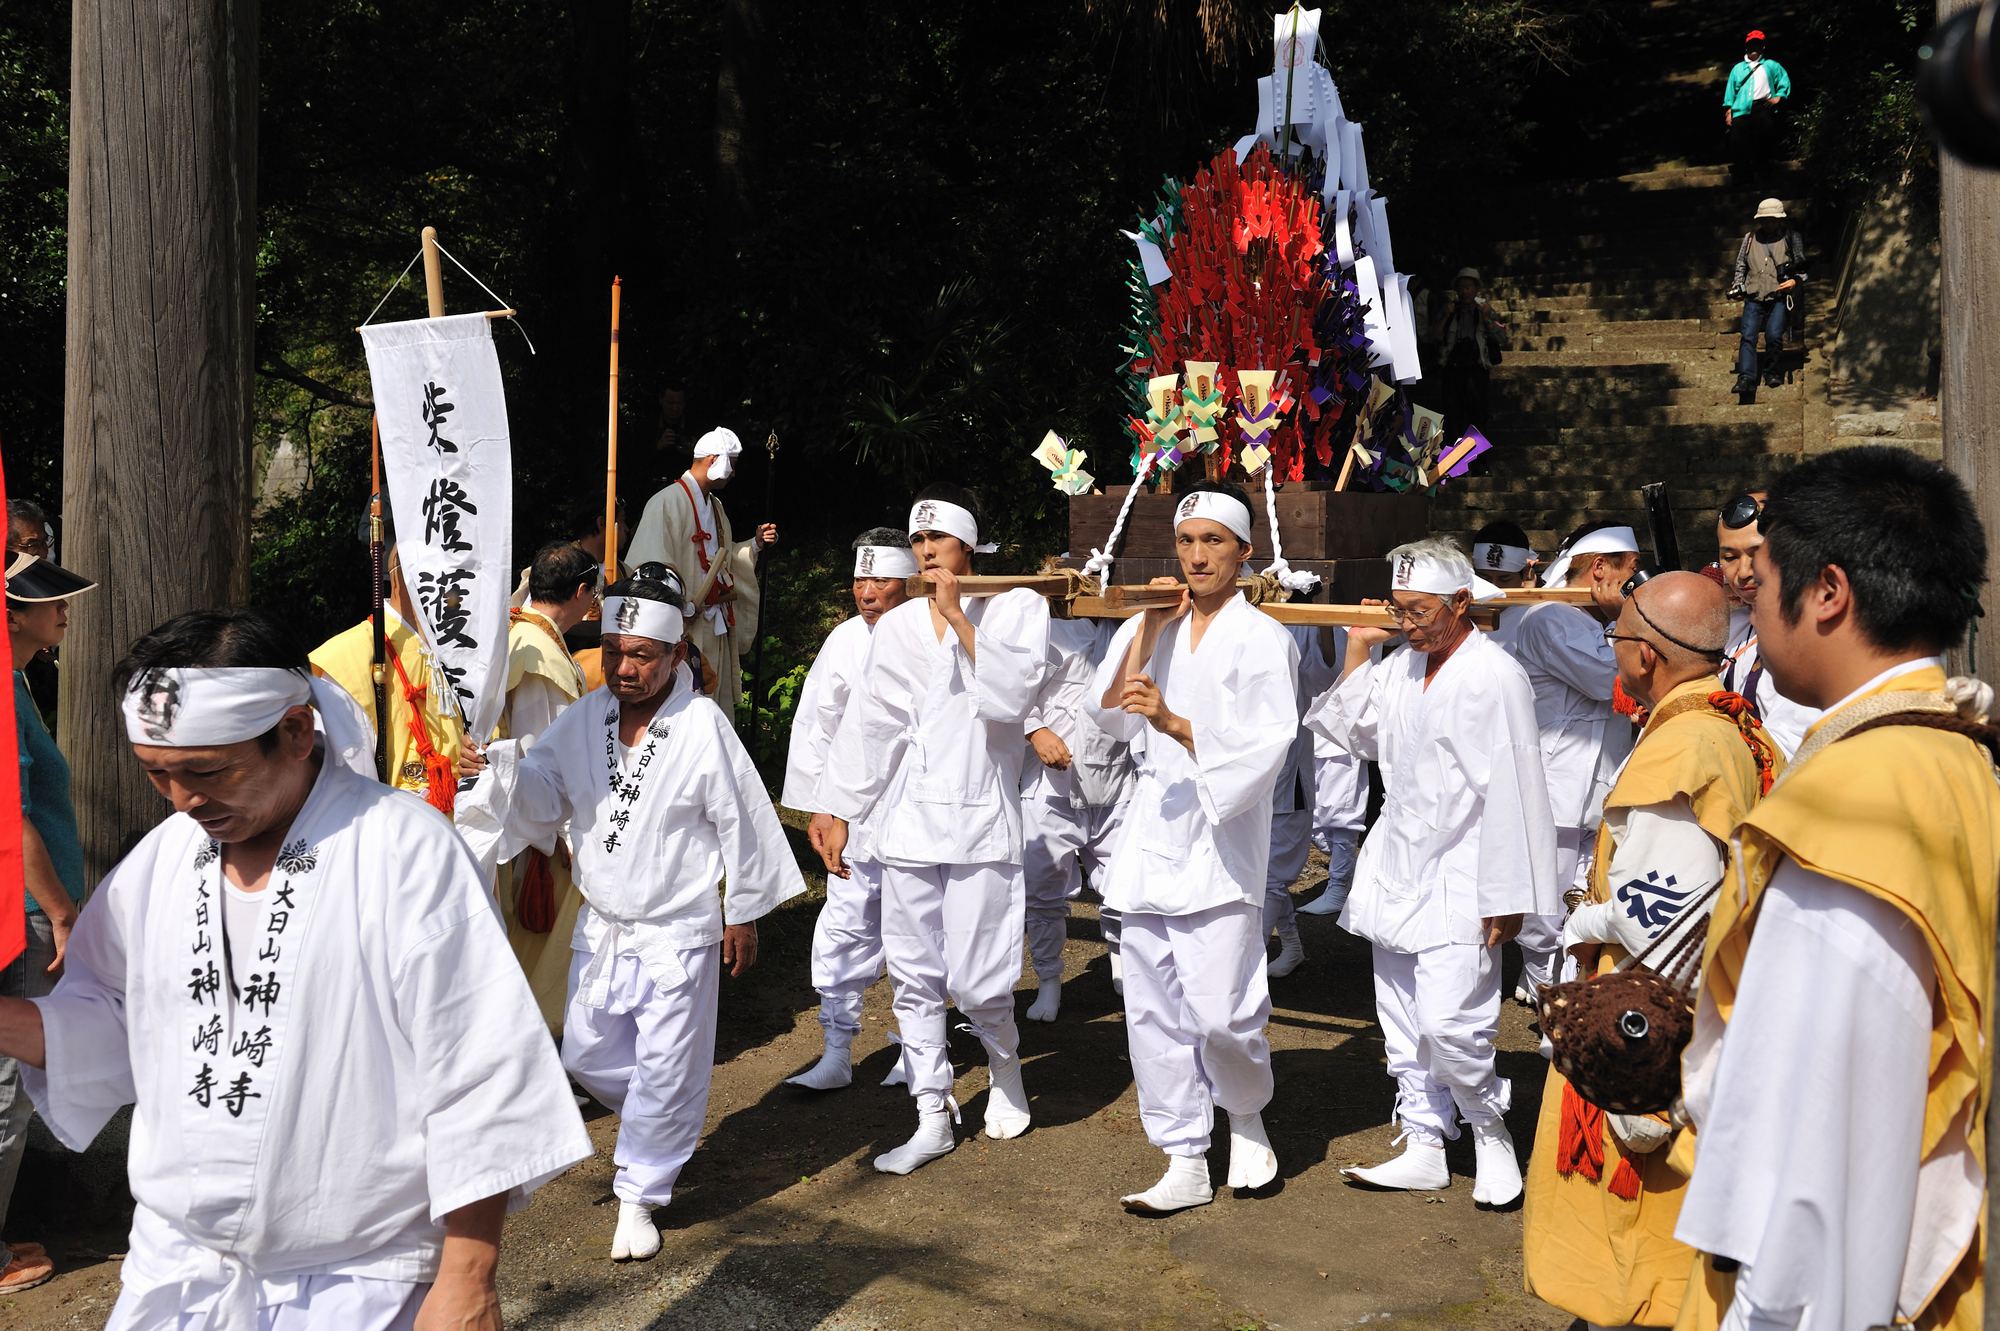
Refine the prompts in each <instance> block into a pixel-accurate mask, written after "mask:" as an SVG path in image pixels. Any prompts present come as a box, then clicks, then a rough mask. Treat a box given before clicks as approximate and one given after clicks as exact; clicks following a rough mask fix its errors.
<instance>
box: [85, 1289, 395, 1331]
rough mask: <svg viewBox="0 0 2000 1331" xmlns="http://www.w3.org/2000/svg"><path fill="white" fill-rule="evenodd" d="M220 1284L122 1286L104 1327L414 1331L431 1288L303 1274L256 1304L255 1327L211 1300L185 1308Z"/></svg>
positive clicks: (128, 1330) (139, 1330)
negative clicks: (221, 1316)
mask: <svg viewBox="0 0 2000 1331" xmlns="http://www.w3.org/2000/svg"><path fill="white" fill-rule="evenodd" d="M218 1288H219V1287H211V1286H204V1285H200V1284H193V1285H178V1284H177V1285H163V1286H160V1287H158V1288H156V1289H154V1290H152V1291H150V1292H149V1293H147V1294H145V1295H137V1296H135V1295H134V1294H133V1293H132V1291H131V1290H130V1289H129V1288H128V1289H125V1290H121V1291H120V1292H119V1295H118V1303H117V1305H116V1306H114V1307H113V1308H112V1309H111V1320H110V1321H108V1322H106V1323H105V1331H410V1329H411V1328H412V1327H414V1326H415V1325H416V1324H417V1311H418V1309H420V1308H421V1307H423V1302H424V1296H425V1295H427V1294H429V1293H430V1289H431V1287H430V1284H429V1283H428V1282H425V1283H423V1284H414V1283H412V1282H410V1281H407V1280H377V1279H373V1278H371V1277H367V1276H301V1277H300V1278H299V1280H298V1284H297V1293H296V1294H295V1295H294V1296H293V1297H292V1298H290V1299H288V1300H286V1301H285V1302H283V1303H277V1304H272V1305H270V1306H268V1307H262V1308H258V1309H257V1320H256V1324H255V1326H254V1327H252V1326H228V1327H225V1326H220V1325H218V1324H217V1322H216V1320H215V1315H214V1313H215V1310H214V1308H213V1307H212V1306H209V1307H204V1308H203V1309H202V1311H200V1312H185V1311H182V1306H183V1304H184V1303H185V1302H189V1301H192V1302H197V1303H209V1302H210V1301H211V1299H212V1296H213V1295H214V1294H215V1292H216V1290H217V1289H218ZM246 1320H247V1319H246Z"/></svg>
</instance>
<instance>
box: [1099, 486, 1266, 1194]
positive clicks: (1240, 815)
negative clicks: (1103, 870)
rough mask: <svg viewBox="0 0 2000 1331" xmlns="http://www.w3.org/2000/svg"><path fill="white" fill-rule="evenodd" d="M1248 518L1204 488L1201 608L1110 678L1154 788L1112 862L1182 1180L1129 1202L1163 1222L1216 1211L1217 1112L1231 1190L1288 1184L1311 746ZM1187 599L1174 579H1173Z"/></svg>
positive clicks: (1161, 1134)
mask: <svg viewBox="0 0 2000 1331" xmlns="http://www.w3.org/2000/svg"><path fill="white" fill-rule="evenodd" d="M1251 530H1252V527H1251V515H1250V505H1249V502H1248V501H1247V500H1246V499H1245V498H1244V497H1243V493H1242V492H1241V491H1240V490H1237V489H1236V488H1235V487H1234V486H1225V485H1217V484H1213V483H1203V484H1201V485H1197V486H1195V487H1193V488H1192V489H1190V490H1189V491H1187V492H1186V494H1185V496H1184V497H1183V498H1182V499H1181V501H1180V503H1179V504H1178V505H1177V506H1176V507H1175V509H1174V546H1175V551H1176V553H1177V555H1178V557H1179V559H1180V565H1181V575H1182V577H1183V578H1184V579H1185V581H1186V583H1187V590H1186V591H1185V592H1184V593H1183V594H1182V597H1181V600H1180V602H1179V603H1178V604H1176V605H1174V606H1172V607H1169V608H1165V609H1155V610H1148V611H1147V612H1145V614H1143V615H1141V616H1139V617H1138V618H1136V619H1134V620H1131V621H1130V622H1128V623H1127V624H1125V625H1124V627H1122V628H1121V629H1120V630H1119V631H1118V636H1117V637H1116V638H1114V639H1113V640H1112V643H1111V648H1110V650H1109V651H1108V652H1107V653H1106V655H1105V658H1104V665H1103V666H1102V667H1101V668H1100V669H1099V670H1098V672H1097V680H1096V684H1095V689H1096V693H1097V700H1098V706H1097V709H1096V710H1095V711H1094V712H1093V713H1092V716H1093V718H1094V719H1095V720H1096V722H1097V724H1098V725H1100V726H1102V727H1104V728H1105V729H1106V730H1107V731H1108V732H1109V733H1110V734H1111V735H1113V736H1114V737H1116V738H1119V739H1123V740H1125V741H1127V742H1128V743H1130V744H1131V745H1132V752H1133V756H1134V758H1135V760H1136V761H1137V763H1138V766H1139V785H1138V788H1137V789H1136V790H1135V791H1134V792H1133V794H1132V800H1131V805H1130V813H1129V816H1128V817H1127V818H1126V820H1125V830H1124V832H1123V834H1122V835H1121V836H1120V838H1119V841H1118V845H1117V847H1116V849H1114V850H1113V852H1112V856H1111V871H1110V873H1109V875H1108V876H1107V878H1106V881H1105V886H1104V899H1105V903H1106V904H1107V905H1110V906H1111V907H1113V908H1114V909H1116V910H1117V911H1118V912H1119V919H1120V939H1119V942H1120V946H1121V947H1122V948H1123V949H1124V951H1125V955H1126V961H1127V965H1126V967H1125V1029H1126V1034H1127V1036H1128V1038H1129V1040H1130V1042H1131V1050H1132V1078H1133V1080H1134V1081H1135V1082H1136V1083H1137V1085H1138V1090H1139V1119H1140V1122H1141V1123H1143V1124H1144V1125H1145V1128H1146V1138H1147V1140H1148V1141H1150V1142H1152V1143H1153V1145H1155V1146H1157V1147H1159V1148H1160V1149H1161V1150H1162V1151H1164V1152H1166V1155H1167V1171H1166V1173H1165V1174H1163V1175H1161V1177H1160V1180H1159V1182H1157V1183H1155V1184H1154V1185H1153V1186H1152V1187H1151V1188H1148V1189H1147V1190H1146V1191H1144V1192H1139V1193H1132V1194H1129V1195H1127V1196H1126V1197H1124V1198H1123V1199H1122V1203H1123V1205H1124V1206H1125V1208H1126V1209H1127V1210H1129V1211H1133V1212H1136V1213H1140V1214H1148V1215H1160V1214H1165V1213H1167V1212H1171V1211H1179V1210H1183V1209H1185V1208H1187V1207H1190V1206H1204V1205H1206V1204H1208V1203H1209V1202H1210V1201H1212V1200H1214V1197H1215V1191H1214V1188H1213V1186H1212V1185H1211V1184H1210V1182H1209V1177H1208V1163H1207V1156H1208V1147H1209V1134H1210V1132H1211V1131H1212V1129H1213V1126H1214V1120H1215V1110H1216V1106H1218V1105H1220V1106H1221V1107H1222V1108H1223V1109H1224V1110H1226V1111H1227V1112H1228V1114H1229V1175H1228V1178H1229V1185H1230V1186H1231V1187H1236V1188H1260V1187H1263V1186H1264V1185H1265V1184H1267V1183H1269V1182H1270V1181H1271V1180H1272V1179H1273V1178H1275V1177H1276V1176H1277V1171H1278V1160H1277V1156H1276V1155H1275V1154H1274V1153H1273V1152H1272V1150H1271V1142H1270V1138H1269V1137H1268V1136H1266V1135H1265V1132H1264V1119H1263V1110H1264V1106H1265V1105H1266V1104H1268V1103H1270V1099H1271V1088H1272V1081H1271V1046H1270V1042H1269V1040H1268V1038H1267V1037H1266V1034H1265V1027H1266V1026H1267V1025H1268V1023H1269V1021H1270V1017H1271V991H1270V985H1269V983H1268V981H1267V980H1266V978H1265V974H1264V937H1265V934H1264V897H1265V891H1266V875H1267V872H1268V868H1269V863H1270V855H1271V802H1272V795H1273V791H1274V789H1275V787H1276V783H1277V779H1278V773H1279V771H1280V770H1281V769H1282V768H1283V767H1284V765H1285V761H1286V757H1287V755H1288V754H1290V753H1291V752H1292V750H1293V748H1294V746H1295V744H1296V742H1297V739H1298V731H1299V710H1298V699H1297V696H1296V694H1295V692H1294V690H1295V688H1296V687H1297V677H1298V648H1297V647H1296V646H1295V645H1294V644H1293V642H1292V639H1291V635H1290V634H1288V633H1287V632H1286V631H1285V630H1284V628H1283V627H1282V626H1280V625H1279V624H1278V623H1277V621H1275V620H1273V619H1271V618H1269V617H1268V616H1266V615H1263V614H1260V613H1259V612H1258V611H1257V610H1256V609H1255V608H1254V607H1253V606H1251V605H1250V603H1249V602H1248V601H1246V600H1244V599H1243V596H1242V594H1241V593H1240V592H1239V591H1238V590H1237V586H1236V579H1237V574H1238V572H1239V571H1240V570H1241V569H1242V567H1243V564H1244V561H1246V560H1247V559H1249V558H1250V554H1251V543H1250V534H1251ZM1160 581H1162V582H1171V579H1161V580H1160Z"/></svg>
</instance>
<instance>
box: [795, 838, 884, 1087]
mask: <svg viewBox="0 0 2000 1331" xmlns="http://www.w3.org/2000/svg"><path fill="white" fill-rule="evenodd" d="M847 866H848V869H849V871H850V875H851V876H849V877H847V878H841V877H839V876H838V875H835V874H828V875H827V876H826V904H825V905H823V906H821V907H820V908H819V919H817V920H815V921H814V922H813V943H812V983H813V988H815V989H817V990H819V1024H820V1026H821V1027H822V1028H824V1029H825V1031H826V1042H827V1044H828V1045H829V1046H831V1047H834V1048H839V1049H846V1048H849V1047H851V1046H852V1045H853V1044H854V1037H855V1035H856V1034H857V1033H858V1032H859V1031H860V1030H861V1000H862V996H863V995H865V994H866V993H867V992H868V986H869V985H871V984H873V983H875V981H876V979H877V978H878V977H880V975H881V974H882V866H881V865H879V864H872V863H869V862H868V861H866V860H849V861H848V862H847Z"/></svg>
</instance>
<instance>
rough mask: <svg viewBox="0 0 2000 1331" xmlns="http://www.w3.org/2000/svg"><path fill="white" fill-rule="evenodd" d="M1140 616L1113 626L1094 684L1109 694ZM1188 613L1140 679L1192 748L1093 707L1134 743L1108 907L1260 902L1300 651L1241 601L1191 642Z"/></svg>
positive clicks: (1152, 909) (1131, 718)
mask: <svg viewBox="0 0 2000 1331" xmlns="http://www.w3.org/2000/svg"><path fill="white" fill-rule="evenodd" d="M1144 621H1145V616H1143V615H1139V616H1134V617H1133V618H1132V619H1130V620H1128V621H1126V623H1125V624H1124V625H1123V626H1122V627H1121V628H1120V629H1119V630H1118V634H1117V636H1116V637H1114V638H1113V639H1112V640H1111V645H1110V647H1109V648H1108V649H1107V650H1106V651H1105V654H1104V664H1103V665H1102V666H1100V667H1099V668H1098V672H1097V678H1096V679H1095V680H1094V681H1093V682H1092V688H1093V689H1094V690H1095V698H1094V699H1093V702H1095V703H1098V704H1101V703H1102V701H1103V699H1104V697H1105V695H1106V694H1107V693H1108V694H1110V695H1111V696H1113V697H1114V698H1115V697H1116V696H1117V693H1116V690H1117V688H1118V687H1120V686H1122V683H1123V680H1124V672H1125V656H1126V654H1127V652H1128V651H1129V650H1130V648H1131V645H1132V641H1133V639H1134V638H1135V637H1137V635H1138V633H1139V631H1140V629H1141V627H1142V626H1143V624H1144ZM1188 627H1189V617H1188V616H1186V615H1183V616H1182V617H1181V618H1179V619H1177V620H1175V621H1174V622H1173V623H1171V624H1169V625H1168V626H1167V627H1166V629H1165V630H1164V631H1162V632H1161V634H1160V639H1159V642H1158V643H1157V644H1155V645H1154V648H1153V655H1152V658H1151V659H1150V660H1149V661H1148V662H1147V666H1146V673H1147V674H1148V675H1150V676H1151V677H1152V679H1153V682H1154V683H1156V684H1158V685H1159V686H1160V695H1161V699H1162V701H1164V702H1165V704H1166V706H1167V710H1168V711H1170V712H1173V713H1174V714H1175V715H1177V716H1181V717H1185V718H1186V719H1187V721H1188V724H1189V726H1190V727H1191V728H1192V729H1193V731H1194V752H1193V753H1189V752H1188V751H1187V749H1186V748H1184V747H1182V745H1181V744H1180V743H1179V742H1178V741H1175V740H1172V739H1169V738H1167V737H1166V736H1165V735H1163V734H1161V733H1160V732H1159V731H1157V730H1155V729H1153V727H1152V725H1151V724H1150V723H1149V722H1147V721H1146V720H1145V719H1144V718H1142V717H1139V716H1135V715H1133V714H1132V713H1130V712H1125V711H1119V710H1112V709H1106V708H1104V707H1103V706H1101V705H1096V706H1093V707H1092V708H1091V710H1090V716H1091V718H1092V720H1094V721H1095V722H1096V724H1097V725H1099V726H1101V727H1103V729H1104V730H1105V731H1106V733H1108V734H1110V735H1112V736H1114V737H1116V738H1119V739H1123V740H1125V741H1126V742H1128V743H1129V744H1131V746H1132V757H1133V760H1134V761H1135V762H1136V763H1137V764H1138V767H1139V784H1138V787H1137V789H1135V790H1134V791H1133V793H1132V802H1131V805H1130V806H1129V809H1128V812H1127V814H1126V816H1125V821H1124V825H1123V829H1122V830H1121V831H1120V833H1119V836H1118V843H1117V845H1116V846H1115V847H1114V848H1113V849H1112V852H1111V863H1110V866H1109V868H1108V870H1107V872H1106V874H1105V881H1104V887H1103V892H1104V904H1105V905H1107V906H1110V907H1111V908H1113V909H1114V910H1120V911H1145V912H1148V913H1151V914H1157V915H1192V914H1194V913H1196V912H1198V911H1204V910H1209V909H1212V908H1214V907H1216V906H1222V905H1228V904H1230V903H1233V902H1253V903H1254V902H1260V901H1262V900H1263V899H1264V876H1265V871H1266V870H1267V869H1268V868H1269V866H1270V862H1271V797H1272V792H1273V790H1274V789H1275V787H1276V784H1277V779H1278V773H1279V771H1280V769H1282V768H1283V767H1284V764H1285V760H1286V756H1287V755H1288V754H1290V752H1291V751H1292V746H1293V744H1294V743H1295V742H1296V741H1297V739H1298V733H1299V711H1298V699H1297V695H1296V694H1295V692H1294V689H1295V688H1296V679H1297V675H1298V648H1297V647H1296V646H1294V645H1293V643H1292V638H1291V635H1290V634H1289V633H1287V632H1286V631H1285V629H1284V626H1283V625H1281V624H1279V623H1278V622H1277V621H1276V620H1274V619H1272V618H1270V617H1269V616H1268V615H1265V614H1262V613H1260V612H1259V611H1258V610H1257V609H1256V608H1255V607H1254V606H1252V605H1251V604H1250V603H1249V602H1248V601H1245V600H1244V599H1243V598H1242V597H1240V596H1239V597H1235V598H1233V599H1232V600H1230V601H1229V602H1228V604H1226V605H1224V606H1223V607H1222V609H1221V610H1219V611H1217V612H1216V614H1215V617H1214V618H1213V619H1211V620H1210V621H1209V624H1208V628H1207V629H1206V630H1205V631H1204V632H1203V633H1202V637H1201V642H1200V643H1199V644H1198V645H1190V644H1189V642H1188V636H1187V634H1188Z"/></svg>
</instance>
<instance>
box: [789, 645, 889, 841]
mask: <svg viewBox="0 0 2000 1331" xmlns="http://www.w3.org/2000/svg"><path fill="white" fill-rule="evenodd" d="M870 632H871V630H870V629H869V627H868V621H867V620H865V619H863V618H862V617H861V616H859V615H855V616H854V617H853V618H851V619H847V620H845V621H843V622H842V623H841V624H840V626H839V627H838V628H836V629H834V631H833V632H831V633H829V634H827V635H826V641H825V642H823V643H821V644H820V649H819V655H818V656H815V657H814V658H813V663H812V669H810V670H808V671H806V682H805V684H804V686H803V687H801V688H800V689H799V702H798V707H797V708H796V709H795V710H794V711H793V713H792V735H791V740H790V743H789V745H788V746H787V748H786V751H785V786H784V789H783V790H782V791H781V792H780V793H779V795H778V802H779V803H780V804H782V805H784V806H785V807H786V808H789V809H797V810H799V811H800V812H802V813H823V812H825V810H826V801H825V800H823V799H822V798H821V797H820V784H819V783H820V779H821V778H822V777H823V776H824V775H825V773H826V754H827V750H828V749H830V748H832V747H833V732H834V731H836V730H838V729H839V728H840V718H841V717H842V716H844V715H846V713H847V705H848V702H849V701H850V700H851V699H852V697H853V696H854V681H855V679H856V677H857V676H859V675H860V673H861V666H862V663H863V662H864V661H866V660H867V659H868V638H869V634H870ZM846 854H847V858H848V859H850V860H873V859H874V858H875V853H874V837H873V835H872V834H871V833H870V832H869V830H868V820H867V819H865V818H863V819H861V820H859V821H857V822H856V823H854V824H853V825H852V826H851V827H850V828H849V829H848V835H847V852H846Z"/></svg>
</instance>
